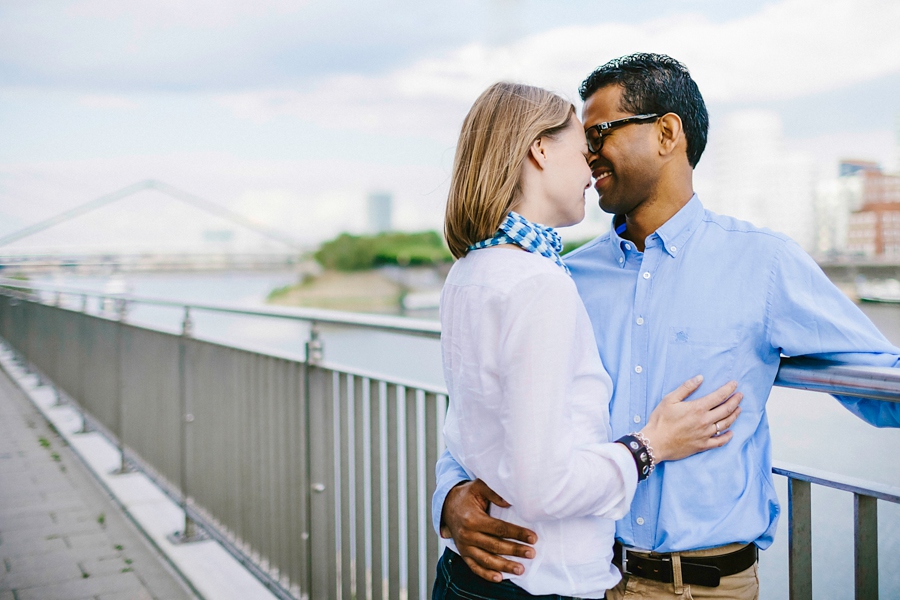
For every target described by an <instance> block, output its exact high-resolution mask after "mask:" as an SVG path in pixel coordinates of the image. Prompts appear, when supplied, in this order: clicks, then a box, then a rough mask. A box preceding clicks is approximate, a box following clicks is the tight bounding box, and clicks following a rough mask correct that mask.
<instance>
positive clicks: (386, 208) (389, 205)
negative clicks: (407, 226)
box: [366, 192, 394, 233]
mask: <svg viewBox="0 0 900 600" xmlns="http://www.w3.org/2000/svg"><path fill="white" fill-rule="evenodd" d="M393 201H394V199H393V196H392V195H391V194H390V193H388V192H372V193H371V194H369V198H368V202H367V204H366V209H367V216H368V220H367V226H368V227H367V228H368V230H369V232H370V233H382V232H384V231H391V230H392V229H393Z"/></svg>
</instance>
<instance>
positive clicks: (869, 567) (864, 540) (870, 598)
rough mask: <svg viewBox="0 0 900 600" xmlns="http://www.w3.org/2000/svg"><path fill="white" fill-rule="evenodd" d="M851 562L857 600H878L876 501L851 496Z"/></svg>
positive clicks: (869, 498)
mask: <svg viewBox="0 0 900 600" xmlns="http://www.w3.org/2000/svg"><path fill="white" fill-rule="evenodd" d="M853 520H854V544H853V562H854V567H855V569H854V574H855V575H854V579H855V583H856V599H857V600H878V500H876V499H875V498H873V497H871V496H863V495H861V494H853Z"/></svg>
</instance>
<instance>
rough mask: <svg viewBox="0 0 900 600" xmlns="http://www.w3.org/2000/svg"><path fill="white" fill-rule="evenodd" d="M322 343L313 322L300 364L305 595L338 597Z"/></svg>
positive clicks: (327, 375) (330, 413)
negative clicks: (303, 419) (303, 422)
mask: <svg viewBox="0 0 900 600" xmlns="http://www.w3.org/2000/svg"><path fill="white" fill-rule="evenodd" d="M321 360H322V342H321V340H320V339H319V330H318V327H317V324H316V323H312V324H311V326H310V332H309V341H308V342H307V343H306V362H305V363H304V369H305V374H304V393H305V395H306V398H305V402H304V407H305V410H306V431H304V432H303V433H304V437H305V438H306V444H307V446H306V461H307V462H306V475H307V477H306V480H307V481H308V482H309V489H307V491H306V493H307V502H306V506H307V511H308V513H307V515H306V523H307V527H308V528H309V531H308V532H306V535H304V536H303V541H304V543H305V544H306V547H305V551H306V557H307V572H308V573H309V581H308V582H307V586H308V588H307V590H305V594H302V595H303V596H306V597H309V598H337V591H338V583H337V561H338V560H339V558H338V556H337V537H336V532H335V519H336V513H335V488H334V478H335V470H334V469H335V467H334V461H335V454H334V442H335V440H334V419H335V413H334V386H333V381H332V380H331V372H330V371H326V370H325V369H322V368H319V367H318V366H317V365H318V363H319V362H321Z"/></svg>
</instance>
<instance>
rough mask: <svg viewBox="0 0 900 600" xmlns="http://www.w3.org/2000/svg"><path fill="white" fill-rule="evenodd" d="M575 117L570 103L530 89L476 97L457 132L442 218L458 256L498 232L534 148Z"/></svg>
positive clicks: (507, 86) (505, 87)
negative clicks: (541, 140)
mask: <svg viewBox="0 0 900 600" xmlns="http://www.w3.org/2000/svg"><path fill="white" fill-rule="evenodd" d="M574 114H575V107H574V106H572V104H571V103H570V102H568V101H566V100H564V99H562V98H560V97H559V96H557V95H556V94H554V93H552V92H549V91H547V90H545V89H542V88H538V87H534V86H530V85H522V84H517V83H505V82H501V83H495V84H494V85H492V86H491V87H489V88H488V89H486V90H485V91H484V92H483V93H482V94H481V96H479V97H478V100H476V101H475V104H473V105H472V108H471V109H470V110H469V114H468V115H466V119H465V121H463V126H462V131H461V132H460V134H459V143H458V144H457V146H456V157H455V158H454V160H453V178H452V180H451V182H450V196H449V197H448V198H447V211H446V214H445V216H444V236H445V237H446V238H447V245H448V246H449V247H450V252H451V253H452V254H453V256H454V257H456V258H462V257H463V256H465V255H466V253H467V252H468V249H469V246H471V245H472V244H475V243H476V242H480V241H481V240H484V239H487V238H489V237H492V236H493V235H494V234H495V233H496V232H497V229H498V228H499V227H500V224H501V223H502V222H503V219H504V218H506V215H507V214H509V211H510V210H512V209H513V206H514V204H515V202H516V200H517V199H518V196H519V194H520V193H521V189H520V187H521V173H522V165H523V163H524V162H525V159H526V157H527V156H528V152H529V149H530V148H531V144H532V143H533V142H534V141H535V140H536V139H538V138H540V137H543V136H553V135H555V134H557V133H559V132H560V131H562V130H563V129H565V128H566V126H568V124H569V119H570V118H571V117H572V116H573V115H574Z"/></svg>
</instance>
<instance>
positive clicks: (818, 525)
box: [39, 273, 900, 600]
mask: <svg viewBox="0 0 900 600" xmlns="http://www.w3.org/2000/svg"><path fill="white" fill-rule="evenodd" d="M120 277H121V279H119V281H117V282H116V283H115V284H112V287H119V288H120V289H119V290H118V291H121V286H122V285H124V286H125V287H126V288H127V291H128V292H129V293H131V294H134V295H137V296H147V297H154V298H167V299H177V300H182V301H186V302H197V303H204V302H206V303H215V304H231V305H237V306H241V307H246V308H259V307H264V306H266V304H265V298H266V295H267V294H268V293H269V291H271V290H272V289H274V288H276V287H280V286H283V285H287V284H291V283H294V281H295V275H294V274H292V273H214V274H194V273H190V274H140V275H126V276H120ZM39 281H40V282H41V283H53V284H59V285H66V286H72V287H79V288H84V289H92V290H103V289H104V288H106V289H109V287H110V285H111V284H110V280H109V279H108V278H101V277H80V276H62V277H61V276H56V277H46V278H42V279H40V280H39ZM861 308H862V309H863V311H864V312H865V313H866V314H867V315H868V316H869V318H870V319H872V321H873V322H874V323H875V324H876V325H877V326H878V328H879V329H880V330H881V331H882V332H883V333H884V334H885V336H886V337H887V338H888V339H889V340H891V341H892V342H893V343H894V344H896V345H900V306H892V305H871V304H866V305H862V307H861ZM192 318H193V320H194V323H195V335H196V336H197V337H199V338H203V339H209V340H213V341H220V342H226V343H229V344H233V345H238V346H242V347H247V348H250V349H254V350H259V351H263V352H268V353H273V354H277V355H281V356H285V357H292V358H298V357H302V356H303V349H304V343H305V341H306V339H307V336H308V329H307V328H306V326H305V325H303V324H301V323H293V322H290V321H284V320H276V319H262V318H246V317H229V316H224V315H217V314H211V313H203V312H194V313H193V314H192ZM181 319H182V312H181V311H179V310H176V309H169V308H159V307H148V306H137V307H133V308H131V309H130V312H129V315H128V320H129V321H130V322H132V323H135V324H139V325H147V326H150V327H154V328H157V329H161V330H164V331H170V332H177V331H179V330H180V323H181ZM323 339H324V349H325V356H326V360H328V361H329V362H333V363H337V364H343V365H347V366H349V367H352V368H356V369H363V370H365V371H371V372H377V373H384V374H388V375H389V376H392V377H396V378H399V379H403V380H408V381H415V382H420V383H422V384H424V385H427V386H439V387H443V377H442V374H441V365H440V347H439V344H438V343H437V342H436V341H434V340H426V339H419V338H408V337H404V336H398V335H392V334H381V333H372V332H364V333H360V332H359V331H353V330H346V329H341V328H335V327H331V328H326V329H324V330H323ZM386 349H389V351H385V350H386ZM768 412H769V423H770V427H771V430H772V440H773V441H772V444H773V454H774V457H775V460H779V461H784V462H789V463H793V464H797V465H803V466H807V467H814V468H818V469H822V470H825V471H830V472H833V473H839V474H843V475H849V476H853V477H857V478H860V479H865V480H869V481H875V482H881V483H886V484H890V485H895V486H897V485H900V462H898V461H897V460H895V457H897V456H900V432H898V431H897V430H896V429H877V428H875V427H872V426H870V425H868V424H866V423H864V422H862V421H861V420H859V419H857V418H856V417H855V416H853V415H852V414H850V413H849V412H848V411H847V410H845V409H844V408H843V407H842V406H840V405H839V404H838V403H837V402H836V401H834V400H833V399H831V398H830V397H828V396H827V395H824V394H818V393H813V392H803V391H798V390H788V389H783V388H775V389H774V390H773V391H772V395H771V397H770V399H769V404H768ZM775 482H776V487H777V489H778V493H779V496H780V498H781V503H782V506H783V508H784V509H786V507H787V484H786V480H785V479H784V478H783V477H776V478H775ZM812 503H813V547H812V554H813V578H814V595H815V597H816V598H823V599H829V600H831V599H842V598H848V599H849V598H853V497H852V495H851V494H848V493H843V492H839V491H834V490H829V489H825V488H821V487H819V486H813V495H812ZM878 510H879V513H878V519H879V523H878V525H879V573H880V593H881V597H882V598H900V568H898V567H900V505H896V504H890V503H886V502H879V506H878ZM787 538H788V535H787V515H786V514H783V515H782V518H781V519H780V522H779V531H778V534H777V536H776V540H775V543H774V544H773V546H772V547H771V548H770V549H769V550H767V551H766V552H763V553H762V554H761V557H760V582H761V598H763V599H777V600H780V599H785V600H786V599H787V598H788V557H787Z"/></svg>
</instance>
